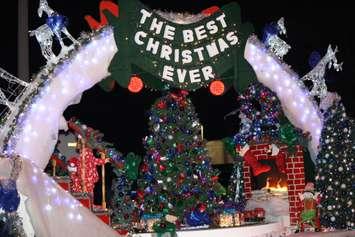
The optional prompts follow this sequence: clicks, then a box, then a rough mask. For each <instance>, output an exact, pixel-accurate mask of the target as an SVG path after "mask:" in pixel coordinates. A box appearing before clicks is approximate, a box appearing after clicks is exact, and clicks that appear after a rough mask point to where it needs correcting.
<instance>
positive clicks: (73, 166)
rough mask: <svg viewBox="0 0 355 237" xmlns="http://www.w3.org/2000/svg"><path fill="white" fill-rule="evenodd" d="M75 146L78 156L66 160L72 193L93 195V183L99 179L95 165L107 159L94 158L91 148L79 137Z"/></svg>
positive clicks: (103, 162)
mask: <svg viewBox="0 0 355 237" xmlns="http://www.w3.org/2000/svg"><path fill="white" fill-rule="evenodd" d="M77 148H78V150H79V151H80V156H78V157H72V158H71V159H69V161H68V171H69V173H70V179H71V189H72V191H73V192H74V193H89V194H91V195H93V192H94V187H95V183H96V182H97V181H98V180H99V175H98V173H97V169H96V166H98V165H104V164H105V163H107V162H108V160H109V159H99V158H96V157H95V156H94V154H93V152H92V149H91V148H89V147H86V146H85V142H84V141H83V140H82V139H81V138H79V140H78V143H77Z"/></svg>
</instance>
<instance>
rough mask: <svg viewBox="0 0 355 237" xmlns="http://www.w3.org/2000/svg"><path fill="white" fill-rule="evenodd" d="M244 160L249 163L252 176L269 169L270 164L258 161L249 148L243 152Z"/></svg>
mask: <svg viewBox="0 0 355 237" xmlns="http://www.w3.org/2000/svg"><path fill="white" fill-rule="evenodd" d="M244 160H245V161H246V163H247V164H248V165H250V167H251V169H252V171H253V174H254V176H258V175H260V174H262V173H266V172H268V171H270V170H271V167H270V166H268V165H264V164H262V163H260V162H259V161H258V160H257V159H256V158H255V156H254V155H253V153H252V152H251V151H250V150H248V151H247V152H246V153H245V155H244Z"/></svg>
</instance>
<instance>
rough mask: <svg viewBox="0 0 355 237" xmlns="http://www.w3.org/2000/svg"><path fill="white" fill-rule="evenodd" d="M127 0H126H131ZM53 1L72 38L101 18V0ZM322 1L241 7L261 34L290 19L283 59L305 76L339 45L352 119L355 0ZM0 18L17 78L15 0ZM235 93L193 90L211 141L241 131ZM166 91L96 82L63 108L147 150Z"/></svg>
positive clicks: (37, 60) (168, 5) (34, 58)
mask: <svg viewBox="0 0 355 237" xmlns="http://www.w3.org/2000/svg"><path fill="white" fill-rule="evenodd" d="M127 1H128V0H127ZM29 2H30V3H29V4H30V9H29V16H30V27H29V28H30V29H35V28H37V27H38V26H40V25H41V24H43V23H44V18H43V19H39V18H38V16H37V7H38V3H39V0H29ZM48 2H49V5H50V6H51V7H52V8H54V9H55V10H57V11H58V12H59V13H61V14H63V15H66V16H67V17H68V18H69V26H68V30H69V31H70V32H71V34H72V35H73V36H74V37H78V36H79V34H80V32H81V31H89V27H88V25H87V24H86V22H85V21H84V15H85V14H91V15H92V16H94V17H95V18H97V19H98V5H99V4H98V3H99V2H100V0H89V1H88V0H70V1H69V0H48ZM142 2H143V3H145V4H146V5H147V6H149V7H151V8H155V9H161V10H167V11H178V12H190V13H198V12H200V11H201V10H203V9H205V8H207V7H210V6H212V5H217V6H222V5H224V4H226V3H228V2H231V1H226V0H220V1H217V0H216V1H212V0H189V1H185V0H179V1H172V0H164V1H147V0H145V1H142ZM339 2H340V1H337V2H333V3H332V4H328V3H326V4H320V3H318V2H313V1H307V3H306V2H300V1H292V2H291V1H287V3H286V1H256V0H254V1H246V0H243V1H238V3H239V4H240V6H241V9H242V19H243V21H249V22H251V23H253V25H254V27H255V29H256V31H255V33H256V34H257V35H258V36H259V38H260V36H261V34H262V28H263V27H264V25H265V24H266V23H269V22H271V21H276V20H278V19H279V18H280V17H282V16H283V17H285V22H286V28H287V31H288V32H287V38H284V39H285V40H286V41H287V42H288V44H290V45H291V46H292V49H291V51H290V52H289V54H288V55H286V57H285V61H286V62H287V63H288V64H289V65H291V66H292V68H293V70H295V71H296V72H298V73H299V75H304V74H306V73H307V72H308V71H309V70H310V67H309V66H308V56H309V55H310V53H311V52H312V51H314V50H317V51H319V52H320V53H321V54H322V55H324V53H325V51H326V49H327V47H328V44H329V43H331V44H332V46H335V45H338V47H339V49H340V52H339V53H338V54H337V57H338V60H339V61H344V66H343V72H340V73H335V72H334V71H330V72H329V73H328V74H327V84H328V88H329V90H331V91H337V92H338V93H339V94H340V95H341V96H342V98H343V102H344V104H345V106H346V108H347V112H348V113H349V114H350V115H351V116H352V117H354V115H355V100H354V95H353V93H354V92H353V91H354V90H355V80H354V75H355V72H354V70H355V60H353V59H352V58H351V56H352V54H354V53H355V50H354V44H355V29H354V27H353V26H352V23H351V22H353V19H352V18H353V15H352V14H353V12H352V11H351V9H353V8H352V7H350V4H351V3H350V1H343V3H339ZM0 11H1V14H0V20H1V22H2V26H1V27H2V33H1V39H0V41H1V44H0V65H1V67H3V68H5V69H6V70H8V71H9V72H11V73H13V74H14V75H17V66H16V61H17V1H15V0H12V1H6V2H4V3H2V7H1V10H0ZM29 44H30V71H31V73H36V72H38V70H39V68H40V67H41V66H42V65H44V64H45V61H44V59H43V58H42V56H41V53H40V48H39V45H38V43H37V42H36V40H35V39H34V38H30V43H29ZM237 95H238V94H237V93H236V92H235V91H234V90H233V89H231V90H229V91H228V92H227V93H225V94H224V95H223V96H221V97H215V96H212V95H211V94H210V93H209V91H208V89H201V90H198V91H196V92H194V93H191V94H190V97H191V99H192V102H193V104H194V105H195V107H196V111H197V113H198V115H199V118H200V121H201V122H202V124H203V125H204V127H205V129H204V130H205V138H206V139H207V140H215V139H220V138H223V137H226V136H233V135H234V134H235V133H236V131H237V130H238V122H239V121H238V120H237V118H236V117H229V118H227V119H224V116H225V115H226V114H227V113H229V112H231V111H232V110H235V109H236V108H238V104H237V101H236V99H237ZM159 96H161V93H160V92H152V91H150V90H149V89H144V90H143V91H142V92H141V93H139V94H132V93H130V92H128V90H127V89H124V88H120V87H116V89H115V90H114V91H113V92H110V93H106V92H104V91H102V90H101V89H100V88H99V87H98V86H95V87H94V88H92V89H91V90H89V91H87V92H85V93H84V95H83V97H82V101H81V103H80V104H79V105H75V106H72V107H70V108H69V109H68V110H67V111H66V112H65V117H66V118H67V119H69V118H70V117H71V116H76V117H78V118H80V119H81V121H82V122H84V123H86V124H87V125H88V126H91V127H93V128H96V129H99V130H101V131H102V132H103V133H104V134H105V137H106V140H108V141H110V142H113V143H115V144H116V147H117V148H118V149H119V150H120V151H122V152H123V153H127V152H129V151H133V152H137V153H140V154H144V149H143V146H142V138H143V137H144V136H145V135H147V134H148V126H147V124H148V116H147V111H148V110H149V108H150V106H151V105H152V104H153V102H154V101H155V99H157V98H158V97H159Z"/></svg>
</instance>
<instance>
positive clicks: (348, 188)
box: [316, 103, 355, 229]
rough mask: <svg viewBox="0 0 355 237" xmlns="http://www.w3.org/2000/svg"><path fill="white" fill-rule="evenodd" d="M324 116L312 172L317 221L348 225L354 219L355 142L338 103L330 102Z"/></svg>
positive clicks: (349, 124) (348, 121)
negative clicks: (318, 210) (317, 196)
mask: <svg viewBox="0 0 355 237" xmlns="http://www.w3.org/2000/svg"><path fill="white" fill-rule="evenodd" d="M324 117H325V122H324V128H323V130H322V135H321V150H320V153H319V154H318V157H317V176H316V187H317V189H318V191H319V192H320V193H321V203H320V204H321V205H320V206H321V224H322V225H323V226H326V227H330V228H336V229H351V228H354V220H355V210H354V209H355V207H354V200H355V194H354V180H355V170H354V169H355V167H354V157H355V152H354V151H355V146H354V145H355V144H354V140H353V138H352V137H351V134H352V128H354V127H353V125H354V124H353V122H352V121H351V120H350V119H349V118H348V117H347V115H346V113H345V108H344V106H343V105H342V104H341V103H336V104H335V105H333V106H331V107H330V108H329V109H328V110H327V111H326V113H325V114H324Z"/></svg>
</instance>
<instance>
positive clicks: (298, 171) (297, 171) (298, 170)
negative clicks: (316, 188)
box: [293, 168, 301, 174]
mask: <svg viewBox="0 0 355 237" xmlns="http://www.w3.org/2000/svg"><path fill="white" fill-rule="evenodd" d="M293 173H294V174H299V173H301V169H299V168H297V169H293Z"/></svg>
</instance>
